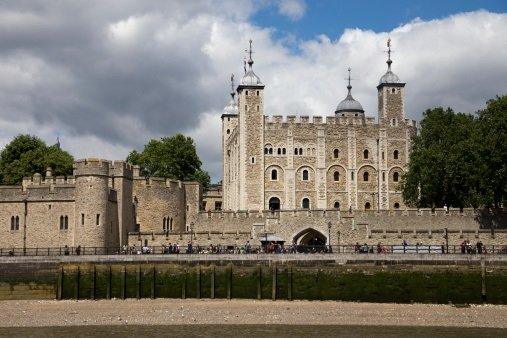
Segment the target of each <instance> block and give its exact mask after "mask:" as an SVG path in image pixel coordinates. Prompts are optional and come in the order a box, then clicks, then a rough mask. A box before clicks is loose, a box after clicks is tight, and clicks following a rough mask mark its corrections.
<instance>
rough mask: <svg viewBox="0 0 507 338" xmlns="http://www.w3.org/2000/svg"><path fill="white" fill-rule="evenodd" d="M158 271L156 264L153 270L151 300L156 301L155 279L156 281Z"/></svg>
mask: <svg viewBox="0 0 507 338" xmlns="http://www.w3.org/2000/svg"><path fill="white" fill-rule="evenodd" d="M156 275H157V271H156V270H155V264H153V267H152V269H151V299H155V279H156Z"/></svg>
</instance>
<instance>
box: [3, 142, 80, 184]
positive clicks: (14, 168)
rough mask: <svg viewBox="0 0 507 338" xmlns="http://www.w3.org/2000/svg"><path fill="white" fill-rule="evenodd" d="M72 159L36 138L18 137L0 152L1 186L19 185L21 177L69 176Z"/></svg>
mask: <svg viewBox="0 0 507 338" xmlns="http://www.w3.org/2000/svg"><path fill="white" fill-rule="evenodd" d="M73 163H74V158H73V157H72V156H71V155H70V154H69V153H68V152H66V151H64V150H61V149H60V148H59V147H57V146H49V147H48V146H47V145H46V144H45V143H44V141H42V140H41V139H39V138H38V137H36V136H31V135H18V136H16V137H15V138H14V139H13V140H12V141H11V142H10V143H9V144H7V145H6V146H5V148H4V149H3V150H2V151H1V152H0V178H1V180H2V184H19V183H21V181H22V180H23V177H26V176H32V175H33V174H35V173H40V174H44V173H45V171H46V168H47V167H51V168H52V169H53V174H54V175H71V174H72V165H73Z"/></svg>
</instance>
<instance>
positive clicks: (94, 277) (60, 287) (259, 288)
mask: <svg viewBox="0 0 507 338" xmlns="http://www.w3.org/2000/svg"><path fill="white" fill-rule="evenodd" d="M272 269H273V270H272V271H273V272H272V285H271V299H272V300H276V299H277V287H278V284H277V282H278V278H277V276H278V269H277V266H276V264H273V266H272ZM107 270H108V271H107V284H106V299H111V284H112V283H111V281H112V268H111V266H110V265H109V266H108V269H107ZM226 271H227V284H226V288H227V299H231V298H232V271H233V265H232V264H228V265H227V270H226ZM91 273H92V287H91V290H92V291H91V294H90V298H91V299H96V284H97V269H96V266H95V264H94V265H93V268H92V272H91ZM121 273H122V279H121V280H122V289H121V299H126V294H127V267H126V266H125V265H124V266H123V267H122V272H121ZM257 273H258V278H257V299H262V267H261V265H260V264H258V265H257ZM151 275H152V278H151V297H150V298H151V299H155V298H156V294H155V283H156V267H155V265H152V267H151ZM80 276H81V269H80V267H79V266H77V271H76V274H75V287H74V299H79V290H80V286H79V284H80ZM184 276H185V277H184V279H183V283H182V286H181V298H183V299H185V298H186V290H187V273H186V270H185V274H184ZM196 277H197V282H196V284H197V288H196V291H197V298H201V287H202V285H201V266H200V265H198V266H197V275H196ZM63 278H64V267H63V265H62V266H61V267H60V269H59V272H58V281H57V288H56V299H58V300H61V299H62V295H63V284H64V283H63ZM136 286H137V288H136V298H137V299H140V298H141V266H139V265H138V266H137V269H136ZM210 291H211V295H210V298H212V299H214V298H215V265H212V266H211V283H210ZM287 299H288V300H292V267H291V266H290V265H289V266H288V267H287Z"/></svg>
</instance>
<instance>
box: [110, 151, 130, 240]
mask: <svg viewBox="0 0 507 338" xmlns="http://www.w3.org/2000/svg"><path fill="white" fill-rule="evenodd" d="M133 171H134V170H133V167H132V165H131V164H129V163H126V162H124V161H115V162H114V166H113V168H112V174H113V188H114V189H115V190H116V196H117V203H118V232H119V241H120V245H126V244H128V233H129V232H134V231H135V217H134V203H133V201H132V190H133Z"/></svg>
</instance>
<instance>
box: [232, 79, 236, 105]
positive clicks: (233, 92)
mask: <svg viewBox="0 0 507 338" xmlns="http://www.w3.org/2000/svg"><path fill="white" fill-rule="evenodd" d="M235 95H236V92H235V91H234V74H231V97H232V99H233V100H234V96H235Z"/></svg>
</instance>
